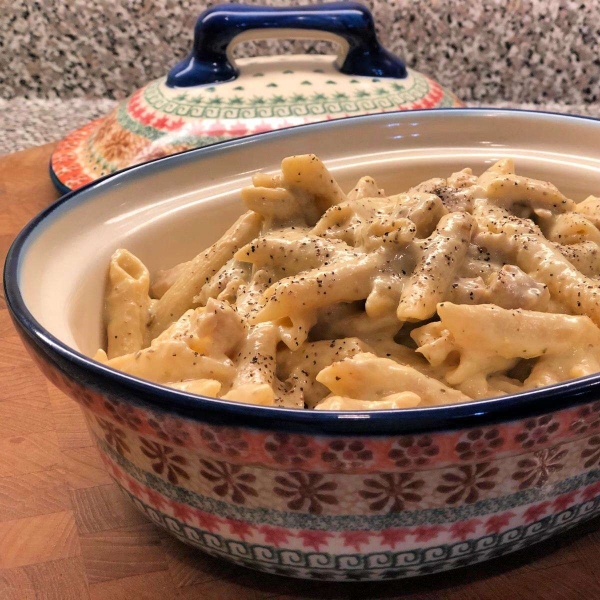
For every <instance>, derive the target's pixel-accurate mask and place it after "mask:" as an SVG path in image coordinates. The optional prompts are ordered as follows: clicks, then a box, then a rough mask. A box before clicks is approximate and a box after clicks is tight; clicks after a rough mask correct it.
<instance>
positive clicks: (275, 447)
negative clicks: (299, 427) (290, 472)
mask: <svg viewBox="0 0 600 600" xmlns="http://www.w3.org/2000/svg"><path fill="white" fill-rule="evenodd" d="M265 450H266V451H267V452H268V453H269V454H270V455H271V456H272V457H273V460H274V461H275V462H276V463H279V464H280V465H291V466H294V467H299V466H300V465H302V464H304V463H305V462H306V461H307V460H308V459H310V458H312V456H313V455H314V450H313V449H312V448H311V446H310V438H308V437H306V436H303V435H292V434H288V433H274V434H273V435H270V436H269V437H268V438H267V439H266V440H265Z"/></svg>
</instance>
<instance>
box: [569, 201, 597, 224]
mask: <svg viewBox="0 0 600 600" xmlns="http://www.w3.org/2000/svg"><path fill="white" fill-rule="evenodd" d="M573 210H574V211H575V212H578V213H579V214H581V215H583V216H584V217H586V218H588V219H589V220H590V221H591V222H592V223H593V224H594V225H595V226H596V227H600V198H597V197H596V196H588V197H587V198H586V199H585V200H583V202H580V203H579V204H576V205H575V207H574V208H573Z"/></svg>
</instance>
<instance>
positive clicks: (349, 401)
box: [315, 392, 421, 410]
mask: <svg viewBox="0 0 600 600" xmlns="http://www.w3.org/2000/svg"><path fill="white" fill-rule="evenodd" d="M420 402H421V398H419V396H417V394H413V393H412V392H402V393H400V394H391V395H390V396H386V397H385V398H382V399H381V400H357V399H356V398H345V397H344V396H328V397H327V398H325V400H323V401H322V402H319V404H317V405H316V406H315V408H316V409H317V410H390V409H395V408H414V407H415V406H418V405H419V404H420Z"/></svg>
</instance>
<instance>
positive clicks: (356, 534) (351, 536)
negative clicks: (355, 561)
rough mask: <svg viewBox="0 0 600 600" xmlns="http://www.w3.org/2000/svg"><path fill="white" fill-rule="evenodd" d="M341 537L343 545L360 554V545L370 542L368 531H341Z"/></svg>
mask: <svg viewBox="0 0 600 600" xmlns="http://www.w3.org/2000/svg"><path fill="white" fill-rule="evenodd" d="M341 535H342V540H343V541H344V545H345V546H349V547H351V548H354V549H355V550H356V551H357V552H360V547H361V546H362V545H365V544H368V543H369V541H370V540H371V532H370V531H361V530H358V531H343V532H342V534H341Z"/></svg>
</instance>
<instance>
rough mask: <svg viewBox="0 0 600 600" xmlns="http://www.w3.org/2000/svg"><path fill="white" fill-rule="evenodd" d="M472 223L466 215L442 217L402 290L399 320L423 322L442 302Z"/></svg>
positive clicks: (453, 276) (463, 250) (467, 243)
mask: <svg viewBox="0 0 600 600" xmlns="http://www.w3.org/2000/svg"><path fill="white" fill-rule="evenodd" d="M473 226H474V221H473V218H472V217H471V215H469V214H468V213H451V214H449V215H446V216H444V217H442V218H441V219H440V221H439V223H438V226H437V227H436V230H435V232H434V233H433V234H432V235H431V236H430V237H429V238H428V240H427V241H426V243H425V245H424V248H423V252H422V256H421V259H420V261H419V263H418V264H417V267H416V268H415V270H414V272H413V274H412V276H411V278H410V280H409V282H408V283H407V284H406V286H405V287H404V289H403V290H402V294H401V296H400V304H399V305H398V310H397V312H396V315H397V317H398V319H399V320H400V321H423V320H425V319H429V318H431V317H432V316H433V315H434V314H435V307H436V305H437V303H438V302H441V301H442V300H444V299H445V297H446V295H447V294H448V290H449V288H450V286H451V284H452V282H453V280H454V278H455V277H456V274H457V271H458V269H459V267H460V265H461V262H462V260H463V259H464V257H465V255H466V253H467V249H468V247H469V243H470V241H471V233H472V231H473Z"/></svg>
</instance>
